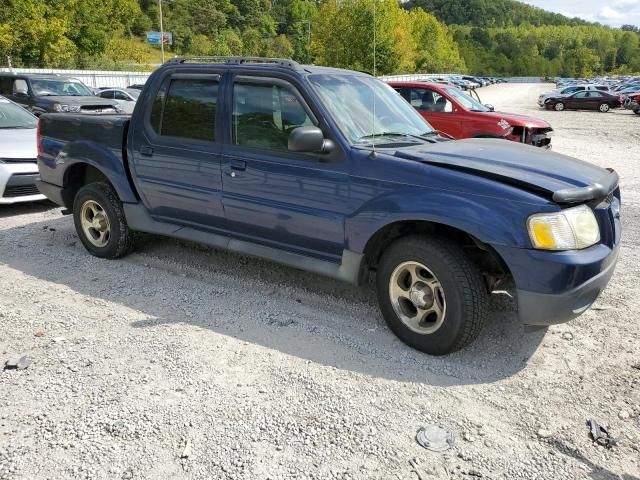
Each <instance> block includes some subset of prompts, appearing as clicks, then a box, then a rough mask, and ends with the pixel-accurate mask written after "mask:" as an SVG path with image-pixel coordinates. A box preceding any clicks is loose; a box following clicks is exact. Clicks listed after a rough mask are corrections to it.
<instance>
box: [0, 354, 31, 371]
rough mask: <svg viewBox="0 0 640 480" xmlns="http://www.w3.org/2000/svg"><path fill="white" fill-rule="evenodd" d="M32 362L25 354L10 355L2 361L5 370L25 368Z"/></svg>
mask: <svg viewBox="0 0 640 480" xmlns="http://www.w3.org/2000/svg"><path fill="white" fill-rule="evenodd" d="M32 363H33V359H32V358H31V357H28V356H26V355H23V356H22V357H12V358H10V359H9V360H7V361H6V362H5V363H4V369H5V370H26V369H27V368H29V366H30V365H31V364H32Z"/></svg>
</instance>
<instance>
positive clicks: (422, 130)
mask: <svg viewBox="0 0 640 480" xmlns="http://www.w3.org/2000/svg"><path fill="white" fill-rule="evenodd" d="M309 81H310V82H311V84H312V85H313V86H314V88H315V90H316V92H317V93H318V95H319V96H320V100H321V101H322V103H323V104H324V106H325V107H326V108H327V110H329V112H330V113H331V115H332V117H333V119H334V120H335V122H336V123H337V124H338V128H340V131H342V133H343V134H344V135H345V136H346V137H347V139H348V140H349V142H350V143H352V144H353V145H371V144H374V143H375V144H376V145H380V144H384V143H398V142H399V141H400V140H399V139H398V137H402V136H405V137H411V136H423V135H428V134H430V133H433V132H434V130H433V128H432V127H431V125H429V124H428V123H427V122H426V121H425V120H424V119H423V118H422V117H421V116H420V115H419V114H418V113H417V112H416V111H415V109H414V108H413V107H411V105H409V104H408V103H407V102H406V101H405V100H404V99H403V98H402V97H401V96H400V94H398V93H397V92H396V91H395V90H393V89H392V88H391V87H390V86H388V85H387V84H386V83H384V82H382V81H380V80H378V79H376V78H373V77H366V76H361V75H322V74H316V75H310V76H309ZM374 94H375V95H374ZM374 96H375V107H374V101H373V99H374ZM391 137H393V138H391ZM401 141H403V142H408V143H413V142H414V141H415V140H411V139H409V138H404V139H402V140H401Z"/></svg>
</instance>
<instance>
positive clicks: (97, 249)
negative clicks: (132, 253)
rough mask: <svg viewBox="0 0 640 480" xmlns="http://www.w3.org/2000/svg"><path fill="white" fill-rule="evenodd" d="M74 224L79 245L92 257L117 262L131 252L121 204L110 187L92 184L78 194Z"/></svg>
mask: <svg viewBox="0 0 640 480" xmlns="http://www.w3.org/2000/svg"><path fill="white" fill-rule="evenodd" d="M73 220H74V223H75V226H76V232H77V233H78V236H79V237H80V240H81V241H82V244H83V245H84V246H85V248H86V249H87V250H88V251H89V253H91V254H92V255H95V256H96V257H101V258H119V257H122V256H124V255H126V254H127V253H128V252H129V250H130V249H131V244H132V235H131V232H130V231H129V227H128V225H127V220H126V218H125V216H124V210H123V209H122V203H121V202H120V199H119V198H118V195H117V194H116V192H115V191H114V190H113V187H111V185H108V184H106V183H104V182H94V183H90V184H88V185H85V186H83V187H82V188H81V189H80V190H78V193H77V194H76V197H75V199H74V201H73Z"/></svg>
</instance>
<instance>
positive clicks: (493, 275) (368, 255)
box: [363, 220, 511, 290]
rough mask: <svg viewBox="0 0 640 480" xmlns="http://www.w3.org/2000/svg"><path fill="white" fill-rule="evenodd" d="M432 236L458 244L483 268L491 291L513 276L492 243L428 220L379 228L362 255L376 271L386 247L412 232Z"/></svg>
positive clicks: (395, 222) (389, 224)
mask: <svg viewBox="0 0 640 480" xmlns="http://www.w3.org/2000/svg"><path fill="white" fill-rule="evenodd" d="M416 234H418V235H430V236H438V237H441V238H446V239H447V240H450V241H452V242H454V243H455V244H457V245H459V246H460V247H461V248H462V249H463V250H464V251H465V253H466V254H467V255H468V256H469V257H470V258H471V260H472V261H473V262H474V263H475V264H476V265H478V266H479V267H480V270H481V271H482V273H483V275H484V276H485V279H486V280H487V288H488V289H489V290H492V289H493V288H494V287H495V286H496V284H497V283H499V281H502V280H505V279H507V278H509V277H510V276H511V271H510V270H509V267H508V266H507V264H506V262H505V261H504V259H503V258H502V256H501V255H500V254H499V253H498V252H497V251H496V249H495V248H493V247H492V246H491V245H490V244H488V243H485V242H482V241H481V240H480V239H478V238H477V237H476V236H475V235H472V234H471V233H469V232H466V231H464V230H461V229H460V228H457V227H454V226H451V225H448V224H445V223H440V222H434V221H429V220H398V221H394V222H391V223H388V224H386V225H384V226H383V227H381V228H379V229H378V230H377V231H376V232H375V233H374V234H373V235H372V236H371V237H370V238H369V240H368V241H367V242H366V244H365V247H364V250H363V254H364V260H365V264H366V266H367V268H369V269H371V270H374V271H375V270H376V269H377V266H378V263H379V261H380V258H381V257H382V255H383V253H384V252H385V250H386V249H387V248H388V247H389V246H390V245H391V244H393V243H394V242H396V241H397V240H399V239H401V238H404V237H407V236H411V235H416Z"/></svg>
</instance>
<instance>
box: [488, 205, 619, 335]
mask: <svg viewBox="0 0 640 480" xmlns="http://www.w3.org/2000/svg"><path fill="white" fill-rule="evenodd" d="M595 214H596V218H597V219H598V222H599V224H600V226H601V237H602V240H601V242H600V243H599V244H596V245H594V246H592V247H589V248H585V249H584V250H573V251H566V252H549V251H543V250H533V249H525V248H515V247H504V246H498V245H494V247H495V249H496V250H497V252H498V253H499V254H500V256H501V257H502V259H503V260H504V261H505V263H506V264H507V266H508V267H509V269H510V271H511V274H512V276H513V280H514V282H515V285H516V294H517V301H518V316H519V317H520V320H521V321H522V323H524V324H526V325H553V324H557V323H563V322H568V321H569V320H571V319H573V318H575V317H577V316H579V315H580V314H581V313H583V312H585V311H586V310H587V309H588V308H589V307H590V306H591V305H592V304H593V302H595V300H596V299H597V298H598V296H599V295H600V293H602V291H603V290H604V289H605V288H606V286H607V284H608V283H609V280H610V279H611V276H612V275H613V272H614V269H615V266H616V262H617V260H618V252H619V249H620V239H621V226H620V218H619V212H618V211H617V210H616V209H613V208H602V209H595Z"/></svg>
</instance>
